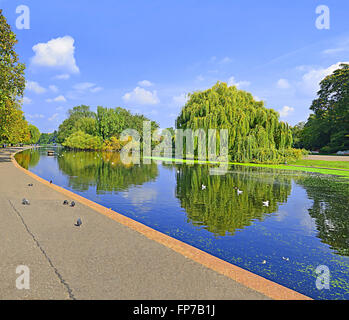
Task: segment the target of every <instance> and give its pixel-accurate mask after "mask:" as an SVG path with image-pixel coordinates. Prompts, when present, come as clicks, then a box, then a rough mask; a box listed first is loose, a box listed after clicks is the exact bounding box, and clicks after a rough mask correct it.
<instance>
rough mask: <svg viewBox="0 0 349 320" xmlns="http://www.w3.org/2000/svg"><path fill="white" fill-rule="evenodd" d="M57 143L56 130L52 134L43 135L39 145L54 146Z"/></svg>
mask: <svg viewBox="0 0 349 320" xmlns="http://www.w3.org/2000/svg"><path fill="white" fill-rule="evenodd" d="M56 142H57V131H56V130H55V131H54V132H52V133H42V134H41V135H40V139H39V141H38V144H41V145H46V144H53V143H56Z"/></svg>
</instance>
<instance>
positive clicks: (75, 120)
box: [57, 105, 96, 143]
mask: <svg viewBox="0 0 349 320" xmlns="http://www.w3.org/2000/svg"><path fill="white" fill-rule="evenodd" d="M83 118H91V119H95V118H96V114H95V113H94V112H93V111H91V110H90V107H89V106H86V105H81V106H76V107H74V108H73V109H70V110H69V111H68V118H67V119H65V120H64V121H63V123H62V124H61V125H60V126H59V128H58V137H57V142H58V143H63V142H64V140H65V139H66V138H68V137H69V136H70V135H71V134H72V133H74V132H76V131H79V130H81V128H79V127H78V126H79V125H80V126H82V127H83V128H86V126H87V127H88V128H89V129H88V130H91V128H90V125H91V122H90V123H89V124H88V120H87V121H85V123H84V124H82V123H81V119H83ZM79 120H80V122H79Z"/></svg>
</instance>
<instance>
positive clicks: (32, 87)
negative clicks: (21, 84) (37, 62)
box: [25, 81, 46, 94]
mask: <svg viewBox="0 0 349 320" xmlns="http://www.w3.org/2000/svg"><path fill="white" fill-rule="evenodd" d="M25 88H26V89H27V90H29V91H33V92H35V93H37V94H41V93H44V92H46V89H45V88H44V87H42V86H40V85H39V84H38V83H37V82H35V81H26V83H25Z"/></svg>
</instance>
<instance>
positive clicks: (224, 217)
mask: <svg viewBox="0 0 349 320" xmlns="http://www.w3.org/2000/svg"><path fill="white" fill-rule="evenodd" d="M46 151H47V150H45V149H43V148H40V149H31V150H26V151H24V152H21V153H19V154H17V155H16V159H17V161H18V163H19V164H20V165H21V166H22V167H24V168H26V169H28V168H31V167H35V166H37V165H38V163H39V161H40V155H42V156H45V157H44V158H46ZM55 158H56V161H57V164H58V168H59V170H60V172H61V173H63V174H64V175H65V176H66V177H67V178H68V186H69V187H70V188H72V189H73V190H76V191H82V192H83V191H86V190H89V188H90V187H91V186H93V187H95V191H94V192H96V193H97V194H99V195H101V194H106V193H113V192H119V191H123V194H122V197H123V198H125V199H127V200H128V201H129V202H130V204H132V205H133V206H134V207H137V208H138V210H140V211H142V212H147V211H151V210H154V207H156V206H161V205H160V204H159V199H158V191H160V189H159V188H161V185H154V186H152V187H151V188H145V187H142V188H140V189H134V188H131V187H132V186H140V185H142V184H144V183H146V182H150V181H157V179H158V175H159V167H158V164H157V163H155V162H153V163H152V164H149V165H145V164H140V165H134V164H130V165H125V164H123V163H122V162H121V160H120V155H119V153H114V152H71V151H64V150H63V149H57V150H56V156H55ZM162 167H163V168H168V169H170V170H175V172H176V174H175V197H176V198H177V199H178V200H179V203H180V206H181V207H182V208H183V209H184V210H185V213H186V217H187V221H188V222H190V223H191V224H192V225H195V226H199V227H201V228H204V229H206V230H207V231H209V232H211V233H213V234H214V235H216V236H225V235H234V234H235V233H236V232H237V231H239V230H242V229H244V228H246V227H248V226H251V225H252V224H253V222H254V221H263V220H264V219H265V218H266V217H268V216H270V215H272V214H273V213H275V214H276V217H275V220H277V221H278V220H282V214H283V213H282V210H281V211H280V210H279V206H280V205H282V204H284V203H286V202H287V199H288V197H289V196H290V194H291V189H292V181H295V182H296V183H297V184H298V185H300V186H302V187H303V188H304V189H305V190H306V192H307V197H308V199H310V200H311V201H312V204H311V207H310V208H308V209H307V211H308V214H309V215H307V214H303V218H304V219H305V220H304V221H305V222H306V223H308V224H309V228H310V229H314V228H316V229H314V230H315V231H316V236H317V237H318V238H320V239H321V241H322V242H323V243H325V244H327V245H329V246H330V247H331V249H333V250H334V251H335V253H336V254H338V255H341V256H349V218H348V217H349V188H348V184H347V183H343V182H342V181H341V179H339V178H332V177H328V176H324V175H315V174H314V175H311V174H304V173H296V172H287V173H285V172H284V171H280V170H271V169H270V170H267V169H265V168H256V167H242V166H232V167H231V168H230V171H229V172H228V173H227V174H225V175H222V176H215V175H210V174H209V166H207V165H194V166H189V165H175V164H173V165H168V164H162ZM169 183H172V182H169ZM202 185H205V186H206V189H204V190H202ZM235 188H239V189H240V190H242V191H243V193H242V194H239V195H238V194H237V191H236V189H235ZM130 189H132V192H130V191H129V190H130ZM303 200H304V199H303ZM303 200H301V199H300V201H303ZM263 201H269V206H268V207H266V206H263ZM163 205H164V204H163V203H162V206H163ZM159 209H163V208H159ZM288 214H292V212H288ZM313 221H315V225H314V223H313ZM303 229H304V228H303ZM310 231H311V230H310ZM303 232H304V231H303ZM307 236H310V233H309V234H307Z"/></svg>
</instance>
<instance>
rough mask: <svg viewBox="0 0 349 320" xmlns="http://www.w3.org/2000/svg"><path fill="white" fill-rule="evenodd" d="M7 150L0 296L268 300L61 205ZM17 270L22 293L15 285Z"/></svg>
mask: <svg viewBox="0 0 349 320" xmlns="http://www.w3.org/2000/svg"><path fill="white" fill-rule="evenodd" d="M14 151H16V149H15V148H12V149H11V148H8V149H0V245H1V251H0V299H267V297H266V296H265V295H263V294H261V293H258V292H256V291H254V290H252V289H249V288H247V287H245V286H243V285H242V284H240V283H238V282H235V281H234V280H232V279H230V278H228V277H225V276H223V275H221V274H219V273H217V272H215V271H213V270H211V269H209V268H207V267H204V266H203V265H201V264H199V263H197V262H194V261H192V260H190V259H188V258H186V257H184V256H183V255H181V254H179V253H177V252H175V251H173V250H171V249H169V248H167V247H166V246H163V245H161V244H159V243H157V242H155V241H153V240H150V239H148V238H147V237H145V236H143V235H142V234H140V233H138V232H136V231H134V230H132V229H130V228H128V227H126V226H124V225H122V224H120V223H118V222H116V221H113V220H111V219H109V218H108V217H106V216H103V215H101V214H100V213H98V212H96V211H94V210H93V209H91V208H89V207H87V206H84V205H82V204H80V203H77V205H76V207H74V208H71V207H68V206H64V205H63V204H62V203H63V200H65V199H66V197H65V196H64V195H62V194H61V193H59V192H57V191H55V190H53V189H51V188H50V187H48V186H46V185H43V184H41V183H40V182H38V181H36V180H35V179H33V178H31V177H30V176H28V175H27V174H26V173H25V172H23V171H21V170H19V169H18V168H16V167H15V166H14V165H13V163H12V162H11V160H10V154H11V153H13V152H14ZM29 183H33V186H32V187H29V186H28V184H29ZM23 198H27V199H28V200H29V201H30V205H29V206H24V205H22V204H21V201H22V199H23ZM67 200H71V199H67ZM79 217H80V218H81V219H82V222H83V225H82V226H81V227H76V226H74V222H75V221H76V220H77V218H79ZM19 265H26V266H28V267H29V268H30V289H29V290H18V289H17V288H16V279H17V277H19V274H16V268H17V266H19Z"/></svg>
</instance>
